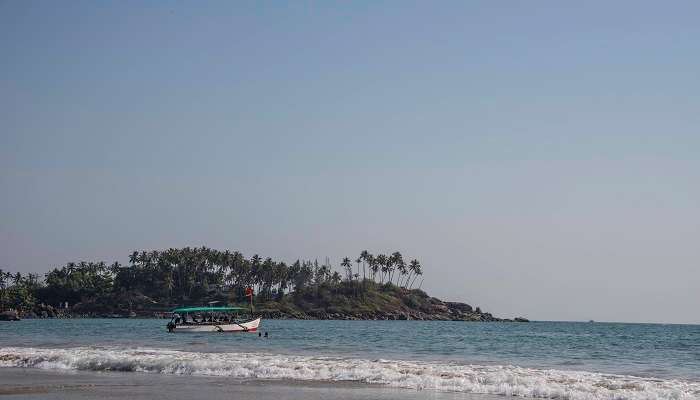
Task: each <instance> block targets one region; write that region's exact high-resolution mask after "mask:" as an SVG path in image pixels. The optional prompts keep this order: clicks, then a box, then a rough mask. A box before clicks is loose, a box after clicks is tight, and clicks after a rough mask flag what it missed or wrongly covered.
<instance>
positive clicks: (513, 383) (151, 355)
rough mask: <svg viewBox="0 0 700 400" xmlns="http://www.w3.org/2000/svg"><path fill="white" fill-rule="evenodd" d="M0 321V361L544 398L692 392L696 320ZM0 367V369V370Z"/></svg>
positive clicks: (695, 386) (698, 350) (699, 377)
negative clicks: (253, 325)
mask: <svg viewBox="0 0 700 400" xmlns="http://www.w3.org/2000/svg"><path fill="white" fill-rule="evenodd" d="M166 322H167V321H166V320H146V319H112V320H100V319H74V320H24V321H20V322H13V323H0V367H8V368H33V369H42V370H47V371H51V370H61V371H65V370H76V371H95V372H107V371H110V372H113V371H118V372H124V373H137V374H162V375H191V376H203V377H205V376H209V377H211V376H219V377H221V376H223V377H231V378H236V379H244V380H245V379H256V380H259V379H265V380H285V381H289V380H292V381H302V382H319V381H321V382H353V383H359V384H367V385H374V386H376V387H389V388H392V387H393V388H404V389H414V390H428V391H448V392H463V393H476V394H491V395H503V396H519V397H528V398H550V399H571V400H579V399H590V400H594V399H610V400H612V399H617V400H625V399H634V400H641V399H649V400H651V399H655V400H658V399H679V400H685V399H700V325H661V324H618V323H569V322H532V323H476V322H438V321H291V320H263V322H262V326H261V331H262V332H268V333H269V337H268V338H260V337H258V335H257V334H252V333H238V334H231V333H221V334H218V333H202V334H170V333H167V331H166V329H165V324H166ZM0 374H2V369H1V368H0Z"/></svg>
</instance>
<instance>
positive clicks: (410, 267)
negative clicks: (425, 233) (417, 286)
mask: <svg viewBox="0 0 700 400" xmlns="http://www.w3.org/2000/svg"><path fill="white" fill-rule="evenodd" d="M416 267H418V268H420V263H419V262H418V260H416V259H413V260H411V262H410V263H409V264H408V276H407V277H406V282H405V285H408V283H409V282H410V281H411V275H412V274H414V273H415V272H416Z"/></svg>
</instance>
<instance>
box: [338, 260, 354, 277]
mask: <svg viewBox="0 0 700 400" xmlns="http://www.w3.org/2000/svg"><path fill="white" fill-rule="evenodd" d="M340 266H341V267H344V268H345V274H346V277H347V279H348V281H351V280H352V265H351V264H350V259H349V258H348V257H345V258H343V262H341V263H340Z"/></svg>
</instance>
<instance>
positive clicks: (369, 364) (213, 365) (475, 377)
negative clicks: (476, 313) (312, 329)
mask: <svg viewBox="0 0 700 400" xmlns="http://www.w3.org/2000/svg"><path fill="white" fill-rule="evenodd" d="M0 367H22V368H42V369H67V370H87V371H133V372H147V373H160V374H178V375H209V376H230V377H236V378H242V379H293V380H301V381H355V382H364V383H370V384H381V385H387V386H393V387H400V388H411V389H417V390H424V389H425V390H441V391H455V392H468V393H484V394H499V395H506V396H519V397H530V398H543V399H563V400H603V399H604V400H661V399H674V400H691V399H700V383H697V382H686V381H680V380H670V379H651V378H639V377H632V376H622V375H609V374H600V373H593V372H577V371H560V370H552V369H550V370H545V369H533V368H521V367H517V366H511V365H500V366H483V365H457V364H446V363H435V362H419V361H398V360H366V359H353V358H334V357H309V356H298V355H270V354H257V353H194V352H185V351H174V350H163V349H130V350H123V349H96V348H87V347H79V348H70V349H40V348H23V347H5V348H0Z"/></svg>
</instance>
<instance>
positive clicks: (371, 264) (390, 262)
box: [341, 250, 423, 289]
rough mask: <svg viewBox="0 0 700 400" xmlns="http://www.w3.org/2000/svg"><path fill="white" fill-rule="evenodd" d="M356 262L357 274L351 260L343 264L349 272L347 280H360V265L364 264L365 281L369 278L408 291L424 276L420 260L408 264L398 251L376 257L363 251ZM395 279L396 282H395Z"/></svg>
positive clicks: (344, 261) (363, 276)
mask: <svg viewBox="0 0 700 400" xmlns="http://www.w3.org/2000/svg"><path fill="white" fill-rule="evenodd" d="M355 262H356V263H357V272H356V273H355V274H353V273H352V268H351V265H350V259H349V258H347V257H346V258H344V259H343V262H342V263H341V266H343V267H344V268H345V270H346V271H348V272H346V277H347V279H353V278H354V279H355V280H359V276H360V264H362V280H363V281H364V280H365V279H368V278H369V279H370V280H372V281H374V282H378V283H380V284H384V283H390V284H395V285H396V286H399V287H403V288H406V289H411V288H412V287H413V284H414V283H415V280H416V278H418V277H419V276H420V275H423V269H422V266H421V264H420V262H419V261H418V260H416V259H413V260H411V261H410V262H409V263H408V264H407V263H406V262H405V261H404V259H403V256H402V255H401V253H400V252H398V251H395V252H393V253H391V254H390V255H386V254H378V255H376V256H374V255H372V254H371V253H370V252H368V251H367V250H363V251H362V252H361V253H360V256H359V257H358V258H357V259H356V260H355ZM394 278H395V280H396V282H394Z"/></svg>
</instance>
